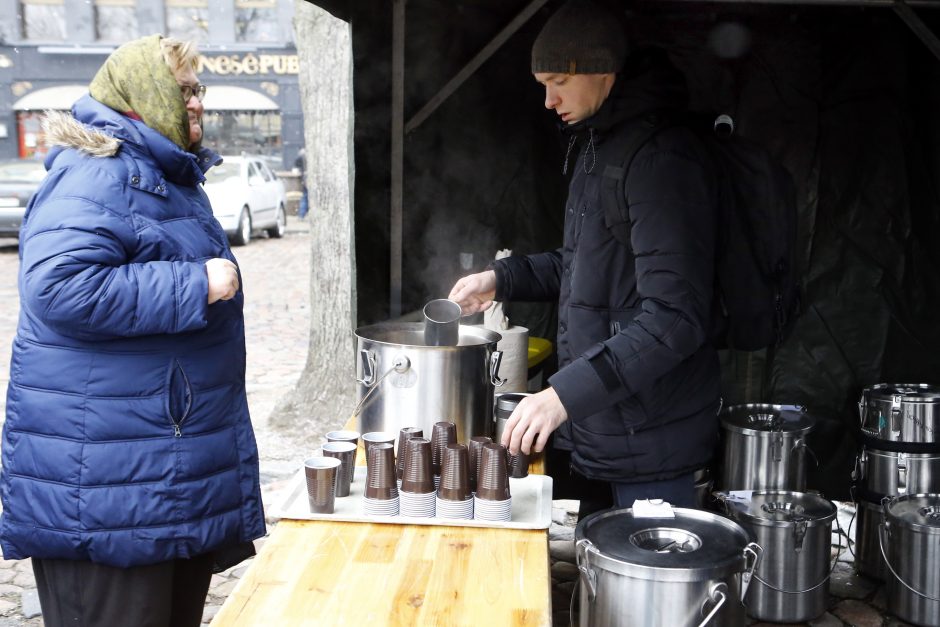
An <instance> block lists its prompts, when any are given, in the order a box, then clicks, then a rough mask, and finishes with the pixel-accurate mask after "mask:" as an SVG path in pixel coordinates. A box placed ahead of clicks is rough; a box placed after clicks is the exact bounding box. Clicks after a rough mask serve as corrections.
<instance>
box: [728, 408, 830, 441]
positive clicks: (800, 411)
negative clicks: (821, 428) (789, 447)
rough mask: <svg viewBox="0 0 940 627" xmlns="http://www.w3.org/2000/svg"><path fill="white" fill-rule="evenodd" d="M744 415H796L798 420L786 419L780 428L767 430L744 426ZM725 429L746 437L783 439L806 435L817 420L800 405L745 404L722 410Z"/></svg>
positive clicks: (814, 426)
mask: <svg viewBox="0 0 940 627" xmlns="http://www.w3.org/2000/svg"><path fill="white" fill-rule="evenodd" d="M742 413H748V414H749V415H750V414H754V413H769V414H776V415H780V416H787V415H796V416H798V418H796V419H794V418H792V417H791V418H789V419H788V418H786V417H784V418H783V420H782V422H781V424H780V425H779V428H775V429H766V428H761V426H759V425H755V426H749V425H746V424H742V421H741V420H740V419H739V418H738V417H739V416H740V415H741V414H742ZM720 419H721V426H722V428H723V429H726V430H728V431H732V432H735V433H743V434H745V435H764V434H767V435H769V434H777V433H779V434H781V435H782V436H783V437H790V436H799V435H805V434H807V433H809V432H810V431H812V430H813V429H815V428H816V419H815V418H813V417H812V416H811V415H810V414H808V413H807V412H806V408H805V407H802V406H800V405H776V404H771V403H744V404H740V405H731V406H729V407H726V408H725V409H724V410H722V412H721V414H720Z"/></svg>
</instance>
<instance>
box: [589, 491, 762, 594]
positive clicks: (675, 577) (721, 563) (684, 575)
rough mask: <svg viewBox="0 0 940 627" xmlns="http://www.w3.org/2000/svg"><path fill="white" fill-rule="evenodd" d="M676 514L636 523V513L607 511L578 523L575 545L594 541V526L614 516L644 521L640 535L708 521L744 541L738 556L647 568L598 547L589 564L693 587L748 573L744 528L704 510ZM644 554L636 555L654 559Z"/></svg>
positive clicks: (592, 551)
mask: <svg viewBox="0 0 940 627" xmlns="http://www.w3.org/2000/svg"><path fill="white" fill-rule="evenodd" d="M673 511H674V512H675V513H676V518H642V519H636V518H632V509H629V508H627V509H619V510H607V511H602V512H597V513H594V514H591V515H590V516H588V517H586V518H585V519H584V520H582V521H581V522H580V523H578V526H577V528H576V529H575V544H576V545H577V543H578V541H579V540H584V539H587V540H588V541H590V538H587V533H586V529H587V528H588V527H589V526H590V524H591V523H592V522H594V521H597V520H600V519H603V518H607V517H610V516H629V517H630V518H631V520H635V521H643V522H641V523H638V524H637V525H636V527H637V529H636V532H641V531H643V530H645V529H651V528H670V529H680V530H683V529H682V525H683V521H686V522H687V521H689V520H696V521H698V522H702V521H706V522H707V523H709V524H711V523H714V524H715V525H717V529H721V530H723V531H724V532H725V533H726V534H727V535H729V536H735V537H736V538H737V539H738V540H739V541H740V542H739V543H740V547H738V550H737V551H736V552H732V551H727V552H726V553H725V554H724V555H722V556H720V557H718V558H716V559H714V560H713V561H711V562H709V563H708V565H707V566H672V565H656V564H644V563H641V562H639V561H626V560H625V559H621V558H618V557H615V556H613V555H610V554H606V553H604V552H603V551H602V549H601V548H600V547H597V546H594V549H593V550H591V551H590V556H589V558H588V560H589V562H590V565H591V567H594V568H597V569H600V570H605V571H609V572H612V573H616V574H619V575H625V576H627V577H632V578H635V579H642V580H650V581H663V582H677V583H691V582H699V581H708V580H713V579H723V578H724V577H726V576H728V575H731V574H734V573H739V572H743V571H744V570H745V568H746V566H747V559H746V557H745V553H744V551H745V548H746V547H747V546H748V542H749V538H748V534H747V531H746V530H745V529H744V528H743V527H741V525H739V524H738V523H737V522H735V521H733V520H731V519H729V518H726V517H724V516H720V515H718V514H713V513H711V512H705V511H702V510H695V509H686V508H674V510H673ZM585 523H587V524H585ZM644 524H648V525H649V526H648V527H646V528H644V527H643V525H644ZM640 551H642V549H638V550H637V552H636V555H637V557H638V558H639V557H641V556H646V557H651V556H652V555H653V553H652V552H649V553H640ZM667 559H668V558H667Z"/></svg>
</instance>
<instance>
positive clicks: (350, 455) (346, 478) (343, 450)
mask: <svg viewBox="0 0 940 627" xmlns="http://www.w3.org/2000/svg"><path fill="white" fill-rule="evenodd" d="M322 450H323V456H324V457H335V458H336V459H338V460H339V461H340V467H339V469H338V471H337V472H338V473H339V476H338V477H337V478H336V496H338V497H343V496H349V488H350V486H352V482H353V477H354V476H355V474H356V445H355V444H354V443H352V442H327V443H325V444H324V445H323V447H322Z"/></svg>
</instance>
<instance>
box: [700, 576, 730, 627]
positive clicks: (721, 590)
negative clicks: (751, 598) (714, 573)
mask: <svg viewBox="0 0 940 627" xmlns="http://www.w3.org/2000/svg"><path fill="white" fill-rule="evenodd" d="M727 600H728V586H727V585H725V582H723V581H719V582H718V583H716V584H713V585H712V587H711V589H710V590H709V591H708V598H707V599H705V602H704V603H702V613H705V608H706V607H707V606H708V604H709V603H714V604H715V607H713V608H712V610H711V611H710V612H709V613H708V616H706V617H705V618H704V619H703V620H702V622H700V623H699V624H698V627H705V625H707V624H708V623H710V622H711V621H712V619H713V618H715V615H716V614H717V613H718V611H719V610H720V609H721V607H722V606H723V605H724V604H725V601H727Z"/></svg>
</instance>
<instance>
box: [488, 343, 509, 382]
mask: <svg viewBox="0 0 940 627" xmlns="http://www.w3.org/2000/svg"><path fill="white" fill-rule="evenodd" d="M502 361H503V351H493V354H492V355H490V383H492V384H493V385H495V386H496V387H502V386H503V384H504V383H506V379H500V378H499V364H500V363H502Z"/></svg>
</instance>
